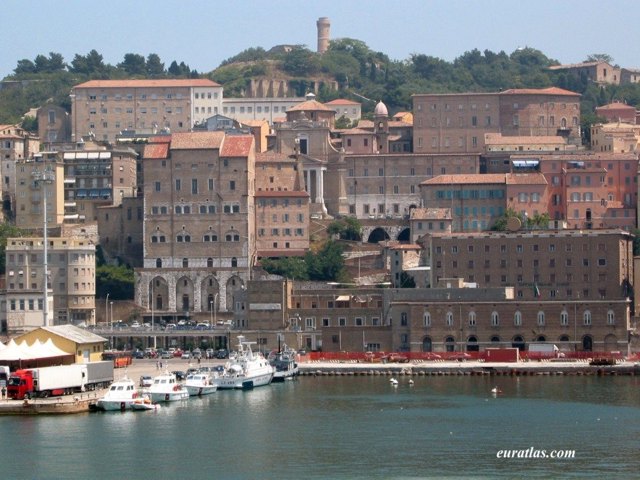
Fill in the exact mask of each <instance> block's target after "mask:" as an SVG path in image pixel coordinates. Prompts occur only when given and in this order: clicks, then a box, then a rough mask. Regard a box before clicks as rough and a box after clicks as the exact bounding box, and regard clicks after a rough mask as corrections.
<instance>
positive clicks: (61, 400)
mask: <svg viewBox="0 0 640 480" xmlns="http://www.w3.org/2000/svg"><path fill="white" fill-rule="evenodd" d="M102 394H103V391H102V390H95V391H92V392H84V393H76V394H74V395H64V396H62V397H54V398H33V399H30V400H7V399H2V400H0V415H60V414H68V413H85V412H89V411H90V410H91V409H93V408H94V406H95V404H96V403H97V401H98V399H99V398H100V397H101V395H102Z"/></svg>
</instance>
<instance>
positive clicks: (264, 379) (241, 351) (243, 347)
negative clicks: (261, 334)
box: [213, 335, 274, 389]
mask: <svg viewBox="0 0 640 480" xmlns="http://www.w3.org/2000/svg"><path fill="white" fill-rule="evenodd" d="M253 344H255V342H247V341H245V339H244V336H242V335H239V336H238V351H237V354H236V357H235V358H234V359H233V360H232V361H230V362H229V363H227V365H226V366H225V369H224V371H223V372H222V374H220V375H219V376H218V377H215V378H213V383H214V385H215V386H216V387H218V388H219V389H231V388H237V389H249V388H254V387H261V386H263V385H269V384H270V383H271V380H273V372H274V369H273V367H272V366H271V365H270V364H269V362H268V361H267V359H266V358H264V356H263V355H262V353H259V352H257V353H254V352H252V351H251V345H253Z"/></svg>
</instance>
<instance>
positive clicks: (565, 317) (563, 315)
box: [560, 310, 569, 327]
mask: <svg viewBox="0 0 640 480" xmlns="http://www.w3.org/2000/svg"><path fill="white" fill-rule="evenodd" d="M560 325H562V326H563V327H566V326H567V325H569V312H567V311H566V310H563V311H562V312H560Z"/></svg>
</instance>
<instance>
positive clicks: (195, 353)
mask: <svg viewBox="0 0 640 480" xmlns="http://www.w3.org/2000/svg"><path fill="white" fill-rule="evenodd" d="M191 358H195V359H196V360H199V359H201V358H202V350H200V349H199V348H195V349H193V351H192V352H191Z"/></svg>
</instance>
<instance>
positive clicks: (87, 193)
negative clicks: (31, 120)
mask: <svg viewBox="0 0 640 480" xmlns="http://www.w3.org/2000/svg"><path fill="white" fill-rule="evenodd" d="M60 156H61V157H62V161H63V164H64V191H65V211H66V214H67V217H68V218H70V219H71V218H72V219H73V220H75V221H77V222H95V221H97V220H98V208H99V207H101V206H106V205H120V203H122V200H123V199H124V198H125V197H126V198H128V197H135V196H136V194H137V178H136V165H137V154H136V152H134V151H133V150H130V149H113V150H104V149H100V150H76V151H64V152H61V153H60Z"/></svg>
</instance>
